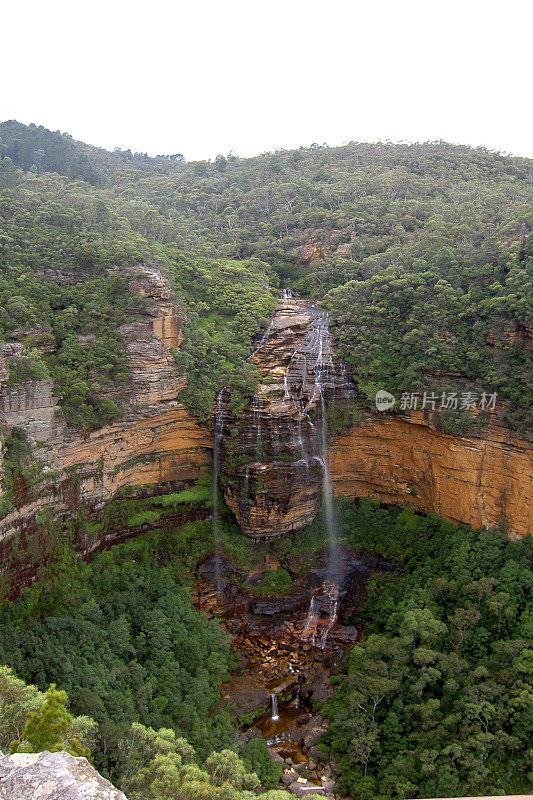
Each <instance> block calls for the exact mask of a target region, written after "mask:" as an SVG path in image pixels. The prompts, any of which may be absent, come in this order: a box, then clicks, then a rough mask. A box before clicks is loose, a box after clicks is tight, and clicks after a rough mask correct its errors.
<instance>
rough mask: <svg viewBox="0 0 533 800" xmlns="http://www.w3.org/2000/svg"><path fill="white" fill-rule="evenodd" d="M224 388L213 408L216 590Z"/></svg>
mask: <svg viewBox="0 0 533 800" xmlns="http://www.w3.org/2000/svg"><path fill="white" fill-rule="evenodd" d="M223 394H224V389H222V390H221V391H220V392H219V393H218V395H217V404H216V409H215V437H214V442H213V546H214V549H215V583H216V587H217V592H218V593H220V592H221V590H222V570H221V559H220V511H219V506H218V473H219V468H220V443H221V442H222V436H223V435H224V404H223V400H222V397H223Z"/></svg>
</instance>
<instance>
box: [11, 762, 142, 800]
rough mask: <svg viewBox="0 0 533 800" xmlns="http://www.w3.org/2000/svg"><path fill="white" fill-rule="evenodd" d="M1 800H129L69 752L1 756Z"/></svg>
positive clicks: (92, 768) (89, 766) (86, 763)
mask: <svg viewBox="0 0 533 800" xmlns="http://www.w3.org/2000/svg"><path fill="white" fill-rule="evenodd" d="M0 800H127V797H126V795H125V794H124V793H123V792H121V791H119V790H118V789H115V787H114V786H113V785H112V784H111V783H109V781H106V780H105V778H102V776H101V775H100V774H99V773H98V772H97V771H96V770H95V769H94V767H91V765H90V764H89V762H88V761H87V759H86V758H75V757H74V756H71V755H70V754H69V753H65V752H61V753H49V752H48V751H45V752H44V753H15V754H14V755H12V756H1V755H0Z"/></svg>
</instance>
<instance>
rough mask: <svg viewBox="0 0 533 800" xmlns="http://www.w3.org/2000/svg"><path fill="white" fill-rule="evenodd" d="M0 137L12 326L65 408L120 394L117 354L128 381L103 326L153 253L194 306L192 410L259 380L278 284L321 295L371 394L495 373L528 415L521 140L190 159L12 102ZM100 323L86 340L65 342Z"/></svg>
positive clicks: (526, 190)
mask: <svg viewBox="0 0 533 800" xmlns="http://www.w3.org/2000/svg"><path fill="white" fill-rule="evenodd" d="M0 141H1V143H2V144H1V145H0V147H1V152H2V154H3V156H4V158H3V161H2V162H1V169H0V188H1V189H3V191H2V193H1V195H0V219H1V221H2V234H1V236H2V239H1V250H0V263H1V265H2V286H1V287H0V300H1V303H2V317H3V333H4V337H6V338H7V339H8V340H9V338H10V337H13V336H15V338H17V339H19V340H22V341H24V343H25V346H26V348H27V349H28V358H29V359H30V361H29V362H26V366H27V368H28V369H34V370H38V369H42V367H41V368H38V367H37V366H36V364H35V363H34V362H35V359H36V358H40V360H42V361H43V362H44V368H46V369H48V370H50V373H51V375H52V377H53V378H54V380H55V381H56V383H57V386H58V391H59V393H60V395H61V396H62V406H63V408H64V413H65V414H66V416H67V418H68V419H69V420H70V421H71V422H72V423H73V424H75V425H78V426H82V427H84V426H89V427H91V426H95V425H99V424H102V422H104V421H106V420H108V419H110V418H114V417H116V415H117V414H118V413H120V411H119V407H120V398H119V397H118V398H117V397H116V396H115V397H112V398H110V397H106V395H105V387H106V384H107V381H108V376H109V373H110V371H112V372H114V373H116V375H117V378H118V380H117V384H118V385H120V383H121V381H123V382H124V384H127V376H126V374H125V370H124V368H123V367H124V362H123V358H122V354H121V348H120V342H119V343H118V347H116V348H114V347H113V345H112V339H113V336H115V338H116V333H115V334H113V330H114V331H116V327H115V325H116V323H117V321H118V319H117V317H118V316H119V315H120V313H121V310H122V309H121V306H123V304H124V303H127V302H130V301H128V300H127V298H125V297H123V298H122V300H121V301H120V302H119V303H118V304H117V303H115V297H118V296H120V294H121V292H122V293H123V287H121V286H120V280H119V279H118V278H116V277H115V278H111V277H110V276H109V272H108V269H109V267H110V266H111V265H126V264H129V265H132V264H135V263H139V262H144V263H147V264H151V265H155V266H158V267H160V268H162V269H163V270H164V271H165V272H167V274H170V275H171V276H172V279H173V285H174V289H175V292H176V298H177V300H178V301H179V302H180V304H181V305H182V306H183V307H184V308H185V311H186V316H187V325H186V330H185V343H184V347H183V349H182V352H181V355H180V362H181V364H182V365H183V368H184V371H185V372H186V373H187V374H188V377H189V382H188V387H187V389H186V393H185V399H186V401H187V402H188V403H189V405H190V407H191V408H192V409H193V410H194V411H195V412H196V413H198V414H200V415H204V416H206V415H209V413H210V409H211V404H212V400H213V397H214V395H215V393H216V392H217V390H219V389H220V388H221V387H222V386H223V385H225V384H226V383H229V384H230V385H232V386H233V387H234V388H235V392H234V394H233V396H234V397H235V398H236V400H235V402H236V403H237V404H238V402H239V400H238V398H241V399H242V398H245V397H246V396H248V395H249V394H250V393H251V390H252V388H253V386H254V381H255V379H256V376H255V374H254V368H253V366H252V365H250V364H249V363H247V362H246V356H247V355H249V353H250V352H251V349H252V342H253V338H254V337H255V336H256V335H257V333H258V332H259V330H260V329H261V327H262V326H264V325H265V324H266V321H267V319H268V317H269V315H270V313H271V311H272V308H273V298H274V295H275V294H276V291H277V287H279V286H280V285H282V286H290V287H292V288H293V289H297V290H298V291H300V292H302V293H304V294H307V295H310V296H313V297H317V298H318V299H320V300H323V301H324V303H325V304H326V306H327V308H328V309H329V310H330V313H331V316H332V321H333V323H334V325H335V333H336V337H337V341H338V344H339V353H340V355H342V356H343V358H345V360H346V361H347V362H348V363H349V364H350V365H351V366H352V368H353V370H354V378H355V380H356V382H357V383H358V385H359V387H360V389H361V391H362V393H363V394H366V395H367V396H369V397H372V396H373V393H374V392H375V390H376V389H377V388H385V389H388V390H389V391H392V392H393V393H394V394H395V395H396V396H397V397H398V396H399V395H400V393H401V392H402V391H404V390H405V391H411V392H417V391H421V392H422V391H424V390H426V389H427V390H430V391H445V390H449V391H460V390H465V389H466V390H475V391H477V392H481V391H486V392H495V391H496V392H497V393H498V396H499V398H500V399H501V400H502V401H504V402H502V403H500V404H499V406H498V409H499V412H500V414H501V416H502V417H503V418H504V420H505V422H506V423H507V424H508V425H509V426H511V427H512V428H516V429H518V430H519V431H521V432H522V433H527V431H528V430H529V428H530V424H531V416H530V414H531V405H532V403H531V399H532V398H531V380H532V366H531V351H530V350H529V351H528V350H527V348H526V347H525V346H524V341H525V338H526V337H527V335H528V332H529V335H530V331H531V326H532V324H533V322H532V314H533V296H532V288H531V287H532V276H533V238H531V230H532V228H533V216H532V214H533V210H532V202H531V201H532V195H533V192H532V178H531V174H532V165H531V161H530V160H528V159H525V158H513V157H508V156H503V155H501V154H499V153H493V152H490V151H486V150H484V149H482V148H477V149H471V148H467V147H461V146H456V145H448V144H446V143H443V142H436V143H426V144H419V145H393V144H360V143H350V144H348V145H345V146H343V147H336V148H328V147H327V146H318V145H317V146H313V147H311V148H309V149H303V148H301V149H300V150H295V151H286V152H285V151H281V152H276V153H269V154H264V155H262V156H258V157H256V158H250V159H239V158H236V157H234V156H228V157H224V156H219V157H217V158H216V159H215V161H214V162H193V163H190V164H189V163H186V162H185V161H184V159H183V158H182V157H180V156H173V157H158V158H149V157H148V156H146V155H145V154H139V153H136V154H132V153H131V152H130V151H116V152H114V153H109V152H107V151H104V150H99V149H97V148H92V147H90V146H88V145H84V144H82V143H79V142H74V141H73V140H72V139H71V138H70V137H68V136H66V135H64V134H60V133H59V132H57V133H52V132H50V131H47V130H46V129H44V128H42V127H36V126H29V127H28V126H24V125H20V124H19V123H16V122H6V123H2V124H1V125H0ZM21 170H24V172H21ZM30 268H31V274H29V271H30ZM67 274H68V276H69V281H68V283H69V284H70V285H69V286H68V287H65V285H64V284H65V283H66V281H65V279H64V277H63V278H61V276H65V275H67ZM45 275H46V283H47V285H49V288H47V289H46V290H45V292H42V291H40V288H41V287H42V285H43V283H44V276H45ZM89 276H90V279H91V280H92V281H93V282H94V283H93V286H94V287H96V286H97V287H98V289H97V291H98V295H99V296H98V306H99V308H101V309H102V311H103V319H104V325H103V326H102V328H103V330H96V328H97V327H98V326H97V324H96V320H95V319H94V317H93V319H92V320H91V302H90V300H91V299H92V298H93V297H94V291H93V290H91V291H90V292H86V290H85V289H84V288H79V287H78V288H77V289H76V288H74V287H75V285H76V283H79V282H80V281H81V280H82V279H83V281H84V284H85V282H86V280H87V278H88V277H89ZM58 283H59V284H60V286H58V285H57V284H58ZM15 288H16V291H17V293H16V294H15V296H14V297H13V295H12V293H13V291H14V290H15ZM52 295H53V296H52ZM6 303H8V307H6ZM116 305H118V307H117V308H115V306H116ZM11 306H13V308H11ZM111 307H112V310H111ZM58 311H59V312H60V313H57V312H58ZM8 318H9V321H8ZM11 320H13V321H11ZM50 329H51V330H50ZM91 330H92V331H93V332H96V333H97V339H96V341H94V343H93V344H92V345H91V346H90V347H88V348H86V347H85V348H83V347H79V346H76V345H75V342H74V338H73V334H78V335H82V336H83V335H86V332H87V331H91ZM39 332H40V333H39ZM45 332H46V334H47V336H45ZM39 336H40V337H41V339H42V337H43V336H44V337H45V339H46V342H42V341H41V340H40V338H39ZM93 374H94V375H95V376H96V378H97V380H96V381H92V380H89V378H92V376H93ZM14 379H16V376H15V377H14ZM73 381H74V384H73V385H74V386H75V387H76V391H73V390H71V389H70V386H71V384H72V382H73ZM104 398H105V399H104ZM446 416H447V417H448V419H447V420H446V421H447V423H448V424H449V425H450V426H451V427H452V428H453V427H454V426H455V429H457V430H464V429H465V428H466V429H468V426H469V425H472V424H473V423H474V421H475V420H474V418H473V415H472V414H469V413H468V409H467V410H466V413H464V411H461V409H457V410H454V409H452V410H451V412H447V415H446ZM450 417H452V419H451V420H450V419H449V418H450Z"/></svg>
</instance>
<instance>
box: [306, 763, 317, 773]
mask: <svg viewBox="0 0 533 800" xmlns="http://www.w3.org/2000/svg"><path fill="white" fill-rule="evenodd" d="M307 766H308V768H309V769H310V770H311V772H313V771H314V770H315V769H316V768H317V765H316V764H315V762H314V761H310V762H309V764H308V765H307Z"/></svg>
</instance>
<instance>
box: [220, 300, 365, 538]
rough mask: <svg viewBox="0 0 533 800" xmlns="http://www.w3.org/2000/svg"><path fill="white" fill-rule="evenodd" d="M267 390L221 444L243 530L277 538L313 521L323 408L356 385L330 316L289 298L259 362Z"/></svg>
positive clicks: (227, 485) (229, 492) (230, 496)
mask: <svg viewBox="0 0 533 800" xmlns="http://www.w3.org/2000/svg"><path fill="white" fill-rule="evenodd" d="M252 358H253V360H254V361H255V363H256V365H257V367H258V370H259V373H260V385H259V387H258V390H257V392H256V394H255V396H254V398H253V400H252V402H251V404H250V406H249V407H248V408H247V409H246V410H245V411H244V413H243V414H242V415H241V417H240V418H239V419H233V418H231V416H228V417H227V419H226V420H225V431H224V437H223V440H222V444H223V446H222V457H223V473H224V478H223V482H224V494H225V498H226V502H227V504H228V506H229V507H230V508H231V510H232V511H233V513H234V514H235V516H236V518H237V520H238V522H239V524H240V526H241V528H242V529H243V531H244V532H245V533H246V534H247V535H249V536H251V537H252V538H253V539H257V540H261V539H262V540H267V539H274V538H277V537H279V536H283V535H284V534H286V533H288V532H289V531H293V530H298V529H300V528H302V527H304V526H305V525H307V524H308V523H309V522H311V520H312V519H314V517H315V515H316V512H317V508H318V505H319V502H320V497H321V487H322V479H323V468H324V453H323V441H322V428H321V426H322V419H321V403H322V400H324V402H326V401H327V402H328V404H329V403H330V402H331V401H332V400H333V399H334V398H335V397H337V398H339V397H340V396H341V395H342V396H343V398H344V400H346V399H347V398H348V397H349V395H350V387H349V385H348V383H347V382H346V380H345V379H344V375H343V373H342V371H341V369H340V367H338V366H337V365H336V363H335V361H334V359H333V346H332V340H331V335H330V332H329V327H328V322H327V315H326V314H325V313H324V312H323V311H322V310H321V309H319V308H317V307H315V306H313V305H312V304H310V303H309V302H308V301H306V300H304V299H303V298H296V297H292V296H290V295H288V296H285V297H284V298H283V299H282V300H281V301H280V302H279V303H278V306H277V308H276V312H275V315H274V317H273V319H272V322H271V324H270V327H269V329H268V330H267V332H266V333H265V335H264V336H263V339H262V341H261V342H260V343H259V345H258V347H257V350H256V351H255V353H254V354H253V356H252Z"/></svg>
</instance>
